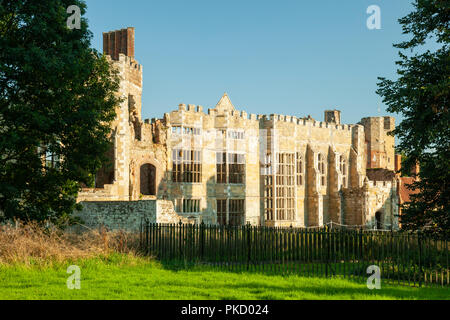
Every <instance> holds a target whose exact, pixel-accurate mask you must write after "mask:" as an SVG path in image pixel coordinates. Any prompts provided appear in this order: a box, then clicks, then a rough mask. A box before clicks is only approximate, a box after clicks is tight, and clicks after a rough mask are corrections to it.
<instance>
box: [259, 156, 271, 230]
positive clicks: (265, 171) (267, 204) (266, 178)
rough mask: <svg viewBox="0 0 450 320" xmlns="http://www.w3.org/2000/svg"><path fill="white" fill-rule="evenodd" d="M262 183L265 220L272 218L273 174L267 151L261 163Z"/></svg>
mask: <svg viewBox="0 0 450 320" xmlns="http://www.w3.org/2000/svg"><path fill="white" fill-rule="evenodd" d="M261 166H262V168H261V170H262V175H263V183H264V200H263V201H264V217H265V220H266V221H273V220H274V196H273V191H274V189H273V175H272V171H273V170H272V155H271V154H270V153H267V154H266V155H265V156H264V159H263V163H262V164H261Z"/></svg>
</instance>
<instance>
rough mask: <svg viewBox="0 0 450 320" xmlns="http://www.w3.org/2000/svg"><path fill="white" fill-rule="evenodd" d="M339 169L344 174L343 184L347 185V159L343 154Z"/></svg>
mask: <svg viewBox="0 0 450 320" xmlns="http://www.w3.org/2000/svg"><path fill="white" fill-rule="evenodd" d="M339 170H340V171H341V174H342V186H343V187H347V161H346V160H345V158H344V156H342V155H341V156H340V158H339Z"/></svg>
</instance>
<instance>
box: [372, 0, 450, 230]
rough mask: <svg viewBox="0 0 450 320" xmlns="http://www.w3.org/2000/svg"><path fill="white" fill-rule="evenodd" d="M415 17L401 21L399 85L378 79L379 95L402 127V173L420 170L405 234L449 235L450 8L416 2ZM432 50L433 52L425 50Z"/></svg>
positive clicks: (428, 0)
mask: <svg viewBox="0 0 450 320" xmlns="http://www.w3.org/2000/svg"><path fill="white" fill-rule="evenodd" d="M413 4H414V11H413V12H411V13H410V14H409V15H407V16H406V17H404V18H402V19H400V20H399V22H400V24H401V25H402V28H403V33H404V34H407V35H409V36H410V38H409V40H407V41H404V42H402V43H399V44H395V45H394V46H395V47H396V48H399V49H400V52H399V55H400V60H399V61H397V65H398V66H399V69H398V70H397V74H398V79H397V80H395V81H393V80H388V79H385V78H379V79H380V80H381V81H380V83H379V84H378V86H379V88H378V90H377V93H378V94H380V95H381V96H382V97H383V102H384V103H386V104H387V106H388V108H387V110H388V111H389V112H394V113H400V114H402V115H403V117H404V118H403V121H402V122H401V123H400V124H399V125H398V126H397V128H396V129H395V131H394V132H393V133H394V134H395V135H396V136H397V137H398V138H399V139H400V145H399V150H400V151H401V152H403V154H404V155H405V161H404V162H403V164H402V168H403V169H404V170H405V172H406V171H407V170H409V169H410V168H411V167H412V166H413V165H415V164H416V163H419V164H420V174H419V176H418V177H417V178H418V179H419V180H418V181H417V182H416V183H414V184H413V185H412V186H411V187H412V188H414V189H417V190H418V191H419V193H418V194H416V195H413V196H412V199H411V202H410V203H407V204H405V206H404V208H403V213H402V216H401V223H402V226H403V227H404V228H407V229H412V230H423V231H426V232H432V233H439V234H445V235H447V236H448V235H449V234H450V220H449V217H450V201H449V199H450V113H449V109H448V108H449V102H450V101H449V97H450V95H449V93H450V91H449V90H450V55H449V39H450V33H449V21H450V19H449V18H450V2H449V1H447V0H415V1H414V3H413ZM426 48H433V50H430V49H428V50H427V49H426Z"/></svg>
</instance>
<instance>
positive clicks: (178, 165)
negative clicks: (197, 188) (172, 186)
mask: <svg viewBox="0 0 450 320" xmlns="http://www.w3.org/2000/svg"><path fill="white" fill-rule="evenodd" d="M201 160H202V152H201V150H197V149H172V182H177V183H201V182H202V161H201Z"/></svg>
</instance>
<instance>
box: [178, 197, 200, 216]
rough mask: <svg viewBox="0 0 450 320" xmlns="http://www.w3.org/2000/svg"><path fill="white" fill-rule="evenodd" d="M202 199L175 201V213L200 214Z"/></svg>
mask: <svg viewBox="0 0 450 320" xmlns="http://www.w3.org/2000/svg"><path fill="white" fill-rule="evenodd" d="M200 204H201V199H199V198H177V199H175V211H176V212H178V213H200V212H201V208H200Z"/></svg>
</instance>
